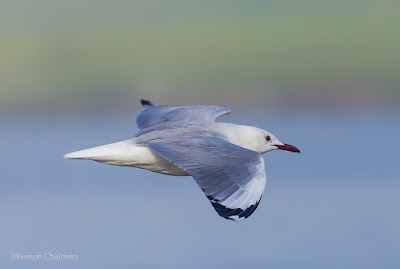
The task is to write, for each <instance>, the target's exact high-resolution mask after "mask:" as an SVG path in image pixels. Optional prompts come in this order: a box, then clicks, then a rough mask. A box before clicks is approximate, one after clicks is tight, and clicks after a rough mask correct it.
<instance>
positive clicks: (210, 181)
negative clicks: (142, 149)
mask: <svg viewBox="0 0 400 269" xmlns="http://www.w3.org/2000/svg"><path fill="white" fill-rule="evenodd" d="M147 146H148V147H149V148H150V149H151V150H152V151H154V152H156V153H158V154H159V155H161V156H162V157H164V158H165V159H167V160H168V161H170V162H171V163H173V164H175V165H176V166H178V167H180V168H181V169H183V170H184V171H186V172H188V173H189V174H191V175H192V176H193V178H194V179H195V180H196V182H197V184H198V185H199V186H200V188H201V189H202V190H203V192H204V193H205V194H206V196H207V198H208V199H209V200H210V201H211V203H212V205H213V206H214V208H215V210H216V211H217V212H218V214H219V215H221V216H222V217H224V218H226V219H232V220H235V219H241V218H247V217H248V216H250V215H251V214H252V213H253V212H254V210H255V209H256V208H257V205H258V203H259V201H260V199H261V196H262V193H263V191H264V188H265V184H266V175H265V170H264V159H263V157H262V156H261V155H260V154H259V153H257V152H254V151H251V150H247V149H244V148H242V147H239V146H236V145H233V144H231V143H229V142H227V141H226V140H224V139H222V138H217V137H204V136H189V137H181V138H179V139H176V138H175V139H165V140H160V141H159V142H156V143H149V144H147Z"/></svg>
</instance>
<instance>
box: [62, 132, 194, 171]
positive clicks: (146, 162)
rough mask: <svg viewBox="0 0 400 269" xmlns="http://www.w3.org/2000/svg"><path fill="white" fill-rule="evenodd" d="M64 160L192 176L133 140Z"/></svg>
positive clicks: (109, 145) (95, 149)
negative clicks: (80, 160)
mask: <svg viewBox="0 0 400 269" xmlns="http://www.w3.org/2000/svg"><path fill="white" fill-rule="evenodd" d="M64 158H66V159H84V160H93V161H96V162H100V163H105V164H111V165H118V166H132V167H137V168H141V169H147V170H150V171H152V172H156V173H161V174H166V175H173V176H190V175H189V174H188V173H187V172H185V171H183V170H182V169H180V168H179V167H177V166H176V165H174V164H172V163H170V162H169V161H167V160H166V159H164V158H163V157H161V156H160V155H158V154H157V153H155V152H153V151H151V150H150V149H149V148H148V147H147V146H145V145H136V144H134V143H133V141H132V139H128V140H125V141H121V142H116V143H112V144H108V145H104V146H99V147H95V148H90V149H84V150H80V151H76V152H72V153H69V154H66V155H64Z"/></svg>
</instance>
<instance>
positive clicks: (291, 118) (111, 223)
mask: <svg viewBox="0 0 400 269" xmlns="http://www.w3.org/2000/svg"><path fill="white" fill-rule="evenodd" d="M399 112H400V111H397V110H395V111H393V110H392V111H387V110H386V111H369V112H338V111H329V112H327V111H325V112H318V113H316V112H311V111H309V112H304V111H303V112H299V111H292V112H286V113H281V112H271V111H254V112H252V113H247V114H244V113H243V112H241V111H239V112H236V113H234V114H232V115H229V116H226V117H225V118H223V119H221V120H226V121H230V122H235V123H241V124H248V125H255V126H258V127H261V128H265V129H267V130H269V131H270V132H272V133H273V134H275V135H276V136H277V137H278V138H279V139H280V140H281V141H283V142H285V143H289V144H293V145H295V146H297V147H298V148H299V149H300V150H301V151H302V153H301V154H293V153H288V152H277V151H276V152H272V153H268V154H265V155H264V158H265V160H266V169H267V188H266V191H265V194H264V196H263V199H262V201H261V204H260V206H259V207H258V209H257V210H256V212H255V213H254V214H253V215H252V216H251V217H250V218H249V219H247V220H245V221H241V222H232V221H228V220H225V219H222V218H220V217H219V216H218V215H217V213H216V212H215V211H214V209H213V208H212V206H211V205H210V204H209V202H208V200H207V199H206V198H205V197H204V195H203V193H202V192H201V190H200V189H199V188H198V187H197V185H196V183H195V182H194V181H193V180H192V179H191V178H189V177H172V176H164V175H159V174H154V173H151V172H148V171H145V170H140V169H134V168H124V167H114V166H107V165H103V164H98V163H95V162H90V161H70V160H64V159H63V158H62V155H63V154H65V153H68V152H71V151H75V150H79V149H83V148H87V147H92V146H97V145H102V144H106V143H110V142H114V141H119V140H123V139H126V138H129V137H130V136H131V135H132V134H133V133H135V131H136V126H135V124H134V114H133V113H132V115H123V116H121V115H107V116H105V115H87V116H76V117H58V116H52V117H40V118H38V117H24V118H21V117H19V118H17V117H3V119H2V120H1V122H0V123H1V138H2V139H1V140H0V148H1V154H0V163H1V167H2V168H1V179H0V186H1V187H0V204H1V206H0V214H1V229H0V239H1V240H0V268H204V267H207V268H216V267H217V266H218V267H219V268H243V267H246V268H307V269H310V268H399V266H400V256H399V253H400V231H399V227H400V172H399V156H398V154H399V152H400V143H399V135H400V121H399V116H400V113H399ZM48 252H51V253H55V254H57V253H61V254H73V255H78V260H77V261H70V260H67V261H57V260H18V259H14V260H12V259H10V255H11V254H13V253H21V254H45V253H48Z"/></svg>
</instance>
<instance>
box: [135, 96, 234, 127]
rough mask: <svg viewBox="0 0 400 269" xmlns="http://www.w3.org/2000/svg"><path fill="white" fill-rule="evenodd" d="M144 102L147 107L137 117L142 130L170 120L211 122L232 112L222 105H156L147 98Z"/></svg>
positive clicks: (137, 122)
mask: <svg viewBox="0 0 400 269" xmlns="http://www.w3.org/2000/svg"><path fill="white" fill-rule="evenodd" d="M143 101H144V102H145V103H143ZM142 104H143V105H144V107H145V108H144V109H143V111H142V112H141V113H140V114H139V115H138V116H137V118H136V124H137V126H138V128H139V129H141V130H142V129H145V128H150V127H152V126H156V125H161V124H165V123H170V122H174V123H177V122H185V123H211V122H214V121H215V119H216V118H217V117H219V116H221V115H224V114H228V113H230V110H229V109H227V108H225V107H220V106H155V105H154V104H153V103H151V102H150V101H147V100H142Z"/></svg>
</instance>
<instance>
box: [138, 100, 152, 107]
mask: <svg viewBox="0 0 400 269" xmlns="http://www.w3.org/2000/svg"><path fill="white" fill-rule="evenodd" d="M140 103H141V104H142V106H144V107H146V106H154V104H153V103H152V102H150V101H149V100H145V99H140Z"/></svg>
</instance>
